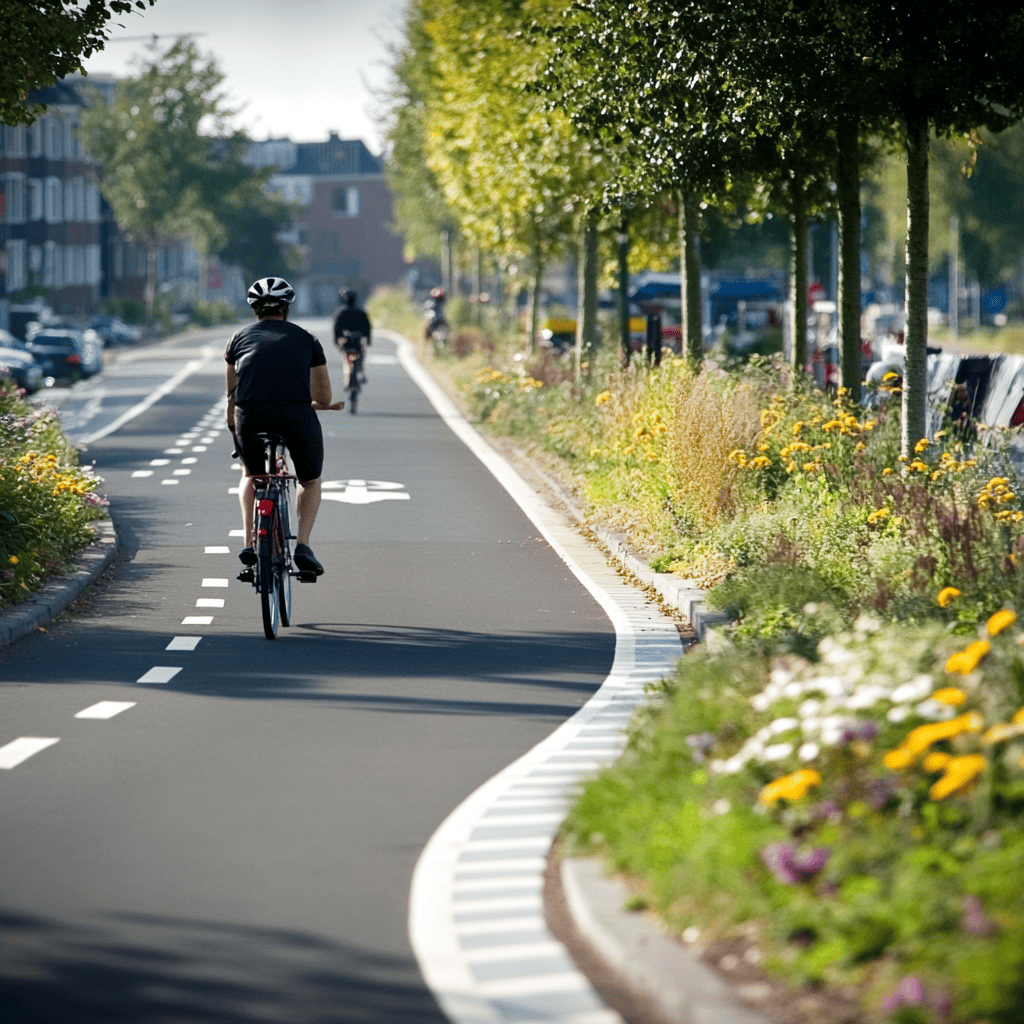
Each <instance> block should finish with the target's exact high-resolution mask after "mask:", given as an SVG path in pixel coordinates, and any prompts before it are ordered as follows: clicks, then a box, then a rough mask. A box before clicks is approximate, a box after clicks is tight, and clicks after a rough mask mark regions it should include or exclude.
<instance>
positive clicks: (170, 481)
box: [160, 480, 181, 487]
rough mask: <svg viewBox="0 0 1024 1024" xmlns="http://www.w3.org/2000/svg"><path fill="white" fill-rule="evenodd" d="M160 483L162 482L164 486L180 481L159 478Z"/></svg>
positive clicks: (170, 485)
mask: <svg viewBox="0 0 1024 1024" xmlns="http://www.w3.org/2000/svg"><path fill="white" fill-rule="evenodd" d="M160 483H162V484H163V485H164V487H174V485H175V484H180V483H181V481H180V480H161V481H160Z"/></svg>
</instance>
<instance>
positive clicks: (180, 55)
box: [82, 39, 288, 319]
mask: <svg viewBox="0 0 1024 1024" xmlns="http://www.w3.org/2000/svg"><path fill="white" fill-rule="evenodd" d="M223 80H224V75H223V74H222V72H221V71H220V70H219V68H218V67H217V65H216V63H215V62H214V61H213V60H208V59H206V58H204V57H203V56H201V55H200V53H199V51H198V50H197V49H196V47H195V44H194V43H192V42H191V41H190V40H184V39H182V40H178V42H176V43H175V44H174V45H173V46H172V47H171V48H170V49H169V50H168V51H167V52H166V53H164V54H156V53H154V54H152V55H151V56H150V58H149V59H148V60H146V61H144V62H143V63H142V65H141V67H140V71H139V74H138V75H137V76H136V77H134V78H129V79H127V80H126V81H124V82H121V83H119V85H118V89H117V93H116V95H115V98H114V101H113V103H112V104H111V105H110V106H109V107H108V106H107V105H106V103H105V102H104V101H103V100H102V98H101V97H100V96H98V95H97V94H94V96H93V102H92V104H91V106H90V107H89V108H88V109H87V110H86V111H85V112H84V113H83V116H82V138H83V142H84V144H85V147H86V149H87V150H88V152H89V153H90V154H91V155H92V156H93V157H95V158H96V160H98V162H99V164H100V175H101V185H100V187H101V189H102V191H103V194H104V196H105V197H106V199H107V201H108V202H109V203H110V205H111V208H112V209H113V211H114V216H115V217H116V218H117V221H118V224H119V225H120V226H121V228H122V229H123V230H124V231H125V232H126V233H127V234H128V235H129V236H130V237H132V238H134V239H136V240H137V241H139V242H141V243H142V244H144V245H145V246H146V248H147V251H148V261H147V265H148V272H147V280H146V309H147V315H148V316H149V317H150V319H152V317H153V310H154V304H155V297H156V254H157V249H158V247H159V246H160V245H162V244H164V243H165V242H167V241H169V240H172V239H175V240H188V241H190V242H191V243H192V244H193V245H194V246H195V248H196V249H197V250H198V252H199V253H200V255H201V257H204V256H205V255H206V254H209V253H215V252H221V253H224V254H230V253H231V252H232V251H233V250H238V251H239V252H241V251H242V250H244V248H245V247H244V243H243V242H242V240H241V238H240V237H239V236H238V235H237V234H236V235H234V236H232V234H231V233H229V230H228V226H230V227H231V230H232V231H234V232H238V231H239V230H240V229H241V228H242V225H243V224H245V223H247V224H248V229H247V230H249V231H251V232H253V233H254V236H255V237H256V238H258V239H260V240H261V241H263V242H267V241H269V240H270V239H272V235H273V232H276V231H277V230H279V229H280V227H282V226H283V225H284V224H285V223H286V222H287V220H288V208H287V206H286V205H285V204H283V203H281V202H280V201H279V200H275V199H272V198H270V197H268V196H266V195H264V194H263V191H262V188H263V185H264V183H265V182H266V180H267V178H268V176H269V174H270V171H269V170H267V169H263V170H257V169H254V168H251V167H248V166H246V165H245V164H244V163H243V162H242V153H243V152H244V150H245V148H246V147H247V146H248V140H247V139H246V137H245V136H244V135H243V134H242V133H241V132H239V131H236V130H233V129H231V127H230V125H229V123H228V122H229V118H230V117H231V115H232V113H233V111H231V110H229V109H228V108H226V107H225V106H224V99H223V95H222V94H221V93H220V91H219V88H220V85H221V83H222V82H223ZM201 128H202V129H203V130H202V131H201ZM210 132H212V134H207V133H210ZM261 218H262V221H263V227H262V228H261V227H260V224H259V222H260V220H261ZM272 251H273V250H271V252H272ZM270 254H271V253H268V254H267V255H268V256H269V255H270ZM252 255H254V254H250V260H251V262H250V263H249V266H250V269H251V268H252V267H254V266H255V260H254V259H252ZM242 262H243V263H245V262H246V259H245V258H243V259H242ZM264 265H265V264H264Z"/></svg>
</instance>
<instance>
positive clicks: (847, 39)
mask: <svg viewBox="0 0 1024 1024" xmlns="http://www.w3.org/2000/svg"><path fill="white" fill-rule="evenodd" d="M1022 48H1024V14H1022V13H1021V12H1018V11H1009V12H1008V11H1007V10H1006V9H995V8H989V9H981V8H978V7H977V6H976V5H973V4H970V3H968V2H966V0H936V2H935V3H933V4H931V5H928V6H926V7H922V6H921V5H919V4H916V3H913V2H912V0H884V2H883V0H805V2H801V3H797V4H794V3H792V2H790V0H747V2H745V3H743V4H736V3H734V2H732V0H578V2H570V0H561V2H559V3H556V4H552V3H551V2H550V0H517V2H514V3H509V2H506V0H458V2H456V0H413V2H412V3H411V4H410V8H409V13H408V22H407V32H406V39H405V46H404V48H403V49H402V51H401V52H400V53H399V54H397V59H396V62H395V80H396V88H395V93H394V95H393V97H392V106H391V119H390V127H389V133H390V142H391V152H392V161H391V166H392V171H391V173H392V185H393V187H394V188H395V190H396V193H397V194H398V197H399V206H398V209H399V217H400V220H401V222H402V225H403V227H405V228H406V229H407V237H408V238H409V239H410V240H412V242H413V244H414V245H418V244H419V243H420V242H421V240H422V241H425V240H426V239H427V238H429V237H431V236H433V237H436V231H437V230H438V228H439V226H440V224H441V223H442V221H443V222H445V223H446V224H447V226H448V229H449V230H451V229H452V228H454V227H457V229H458V230H459V231H460V232H461V233H462V235H463V236H464V237H465V238H467V239H468V240H469V241H470V242H471V244H473V245H477V246H481V247H484V248H486V249H487V250H488V251H490V252H494V253H496V254H497V255H498V256H499V258H500V259H504V260H506V261H516V262H522V261H524V260H525V261H529V263H530V265H531V267H532V268H533V272H534V274H535V275H536V274H539V273H540V272H541V270H542V269H543V266H544V264H545V261H546V260H547V259H550V258H551V257H552V256H553V255H554V254H556V253H557V252H559V250H560V247H562V249H564V245H565V239H566V237H567V236H570V237H572V238H573V239H575V240H576V243H577V246H578V251H579V252H580V254H581V257H582V259H581V262H582V270H583V273H582V275H581V280H582V281H583V282H584V291H586V290H587V289H588V288H589V285H588V283H587V282H588V281H590V280H591V278H592V276H593V273H594V271H593V270H592V268H591V267H590V266H589V259H588V255H589V254H590V253H592V252H593V248H594V246H593V241H592V239H593V235H594V233H595V232H596V231H598V230H599V229H601V228H602V227H604V228H605V229H606V230H611V231H617V232H620V233H621V232H622V231H623V229H624V225H625V224H626V223H627V222H629V221H633V222H634V223H636V221H637V219H638V218H642V217H644V216H649V215H651V213H652V212H653V211H655V210H659V211H664V210H665V209H666V207H669V208H671V209H672V210H673V212H674V214H675V215H676V216H677V217H678V225H679V230H678V238H679V260H680V267H681V298H682V302H683V310H684V332H685V339H686V348H687V351H688V353H689V354H690V355H691V357H692V358H694V359H699V358H700V354H701V351H702V331H701V323H700V306H699V271H700V267H699V255H698V254H699V248H698V244H697V239H698V236H699V233H700V231H701V226H702V219H703V215H704V211H706V210H708V209H709V208H712V207H713V208H715V209H716V210H718V211H721V212H724V213H725V214H727V215H733V216H736V215H743V216H746V217H748V218H754V219H756V218H759V217H762V216H764V215H766V214H767V213H768V212H775V213H776V214H781V215H782V216H784V217H785V218H786V220H787V222H788V224H789V226H790V228H791V240H792V241H791V254H790V274H789V278H790V303H789V305H790V309H791V317H790V334H791V338H790V354H791V358H792V361H793V363H794V366H795V367H798V368H800V367H803V366H804V365H805V363H806V357H807V342H806V318H805V317H804V316H803V315H802V314H800V315H798V312H797V311H801V310H802V309H803V299H802V297H803V295H804V294H805V293H806V286H807V280H806V269H805V268H806V266H807V260H806V252H805V249H804V246H805V244H806V238H807V224H808V219H809V218H810V217H812V216H814V215H816V214H821V213H824V212H828V211H835V212H836V213H837V214H838V218H839V223H840V234H841V260H840V263H841V288H840V329H841V338H842V363H843V366H842V374H843V383H844V385H845V386H847V387H849V388H850V390H851V392H852V393H853V394H854V396H859V391H860V351H859V341H860V252H861V238H860V230H861V205H860V202H861V200H860V196H861V187H860V186H861V178H862V173H863V168H864V167H865V166H866V165H868V164H870V163H871V162H872V161H873V160H874V159H875V158H876V157H877V155H878V154H879V153H881V152H883V151H886V150H889V151H892V150H896V151H899V152H901V153H902V154H903V159H904V164H905V168H906V181H907V240H906V279H907V287H906V297H907V298H906V303H907V309H906V319H907V334H906V367H905V374H904V380H905V389H904V397H903V402H904V410H903V411H904V416H903V425H904V426H903V429H904V446H905V447H906V448H909V447H911V446H912V445H913V444H914V443H915V442H916V440H917V439H918V438H920V437H921V436H923V433H924V426H925V397H926V396H925V387H924V382H925V368H926V359H925V342H926V323H927V321H926V307H927V273H928V211H929V183H928V173H929V155H930V150H931V142H932V139H933V138H934V137H936V136H941V137H952V136H959V137H963V138H966V139H968V140H977V139H978V138H979V136H978V134H977V133H978V130H979V129H982V128H985V129H987V130H989V131H993V132H995V131H1000V130H1003V129H1005V128H1007V127H1009V126H1011V125H1013V124H1014V123H1015V122H1017V121H1019V120H1020V118H1021V117H1022V115H1024V88H1022V87H1024V65H1022V64H1021V62H1020V60H1019V55H1020V53H1021V52H1022ZM424 197H429V201H424ZM582 308H583V315H582V317H581V320H582V322H583V323H584V325H585V326H584V328H583V332H584V337H586V333H585V332H586V331H588V330H589V324H588V305H587V304H584V305H583V307H582Z"/></svg>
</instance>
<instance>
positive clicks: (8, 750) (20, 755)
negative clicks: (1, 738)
mask: <svg viewBox="0 0 1024 1024" xmlns="http://www.w3.org/2000/svg"><path fill="white" fill-rule="evenodd" d="M54 743H60V739H59V738H57V739H44V738H43V737H41V736H19V737H18V739H16V740H11V742H10V743H8V744H6V745H5V746H2V747H0V768H17V767H18V765H19V764H21V762H22V761H27V760H28V759H29V758H30V757H31V756H32V755H33V754H38V753H39V751H40V750H45V749H46V748H47V747H52V746H53V745H54Z"/></svg>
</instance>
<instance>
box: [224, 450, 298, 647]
mask: <svg viewBox="0 0 1024 1024" xmlns="http://www.w3.org/2000/svg"><path fill="white" fill-rule="evenodd" d="M256 436H257V437H258V438H259V439H260V440H261V441H262V442H263V445H264V451H265V453H266V462H265V463H264V464H265V466H266V467H267V468H268V470H269V472H267V473H263V474H260V475H258V476H254V477H253V480H254V481H255V483H256V500H255V501H254V502H253V542H254V546H255V548H256V564H255V565H252V566H248V567H246V568H245V569H243V570H242V571H241V572H240V573H239V575H238V578H239V579H240V580H241V581H242V582H243V583H252V585H253V587H254V589H255V590H256V592H257V593H258V594H259V596H260V610H261V612H262V616H263V635H264V636H265V637H266V638H267V639H268V640H274V639H275V638H276V637H277V630H278V627H279V626H290V625H291V617H292V577H293V576H294V577H295V578H296V579H297V580H299V582H300V583H316V580H317V577H316V573H314V572H311V571H304V570H301V569H297V568H295V566H294V565H293V563H292V541H294V540H295V534H294V533H292V529H291V524H292V522H293V520H294V518H295V516H294V497H295V476H294V475H293V474H292V473H291V472H289V467H288V462H287V458H286V454H287V449H286V448H285V444H284V438H282V437H279V436H278V435H277V434H257V435H256Z"/></svg>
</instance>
